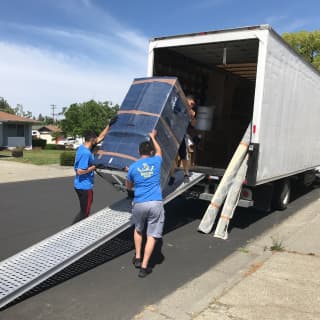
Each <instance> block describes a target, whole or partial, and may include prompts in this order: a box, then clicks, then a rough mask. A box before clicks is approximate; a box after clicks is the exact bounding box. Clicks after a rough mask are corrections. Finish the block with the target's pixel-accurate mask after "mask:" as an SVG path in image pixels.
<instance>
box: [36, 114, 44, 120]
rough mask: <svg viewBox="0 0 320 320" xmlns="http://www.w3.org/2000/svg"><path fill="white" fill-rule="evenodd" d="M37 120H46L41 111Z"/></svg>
mask: <svg viewBox="0 0 320 320" xmlns="http://www.w3.org/2000/svg"><path fill="white" fill-rule="evenodd" d="M37 120H38V121H40V122H43V121H44V117H43V115H42V114H41V113H39V115H38V119H37Z"/></svg>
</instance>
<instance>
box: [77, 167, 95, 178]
mask: <svg viewBox="0 0 320 320" xmlns="http://www.w3.org/2000/svg"><path fill="white" fill-rule="evenodd" d="M94 170H96V166H90V167H89V168H88V169H77V174H78V175H79V176H81V175H82V174H86V173H90V172H92V171H94Z"/></svg>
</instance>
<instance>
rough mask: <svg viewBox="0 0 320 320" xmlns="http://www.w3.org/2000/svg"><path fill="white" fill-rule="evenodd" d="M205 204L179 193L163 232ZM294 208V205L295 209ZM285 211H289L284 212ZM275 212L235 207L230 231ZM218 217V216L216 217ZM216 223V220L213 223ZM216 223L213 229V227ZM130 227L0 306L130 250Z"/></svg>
mask: <svg viewBox="0 0 320 320" xmlns="http://www.w3.org/2000/svg"><path fill="white" fill-rule="evenodd" d="M317 187H319V185H316V186H315V187H313V188H317ZM310 190H312V189H311V188H309V189H304V190H299V191H298V192H295V193H294V194H293V197H292V199H293V200H292V201H296V202H298V203H297V206H298V210H299V209H300V208H302V207H303V206H304V205H305V203H304V202H303V201H301V203H299V198H300V197H302V196H303V195H305V194H307V193H308V192H310ZM317 198H318V197H317V194H312V195H311V198H310V202H311V201H315V200H317ZM207 206H208V202H205V201H201V200H186V199H184V198H183V197H178V198H177V199H175V200H174V201H172V202H170V203H169V204H167V205H166V207H165V208H166V223H165V228H164V234H167V233H170V232H172V231H173V230H175V229H178V228H181V227H183V226H185V225H187V224H189V223H192V222H194V221H195V220H199V221H200V219H201V218H202V216H203V214H204V212H205V210H206V208H207ZM295 210H296V209H295ZM287 211H288V212H287ZM287 211H284V212H283V213H281V214H282V216H281V219H284V218H286V217H287V216H289V215H290V214H292V212H290V210H287ZM273 213H275V212H270V213H262V212H259V211H257V210H253V209H243V208H238V209H237V210H236V211H235V215H234V218H233V219H232V220H231V222H230V226H229V232H230V231H231V230H232V229H237V228H239V229H245V228H247V227H249V226H250V225H251V224H254V223H255V222H257V221H258V220H261V219H263V218H264V217H266V216H268V215H271V214H273ZM217 220H218V219H217ZM216 223H217V222H216ZM215 226H216V224H215ZM215 226H214V228H213V230H214V229H215ZM132 233H133V227H131V228H130V229H128V230H126V231H124V232H122V233H121V234H120V235H119V236H117V237H115V238H114V239H112V240H110V241H108V242H107V243H105V244H104V245H102V246H100V247H99V248H97V249H95V250H94V251H93V252H91V253H89V254H88V255H86V256H85V257H83V258H81V259H80V260H78V261H77V262H75V263H73V264H72V265H70V266H68V267H66V268H65V269H64V270H62V271H60V272H59V273H57V274H56V275H54V276H52V277H50V278H49V279H47V280H46V281H44V282H43V283H41V284H40V285H38V286H37V287H35V288H34V289H32V290H30V291H29V292H27V293H25V294H24V295H22V296H21V297H19V298H17V299H16V300H14V301H13V302H11V303H10V304H8V305H7V306H5V307H4V308H2V309H0V310H5V309H7V308H9V307H11V306H13V305H15V304H18V303H19V302H22V301H24V300H26V299H28V298H30V297H32V296H35V295H37V294H39V293H41V292H43V291H45V290H48V289H50V288H52V287H54V286H56V285H58V284H60V283H62V282H65V281H67V280H69V279H72V278H74V277H76V276H78V275H80V274H82V273H85V272H87V271H89V270H91V269H94V268H96V267H98V266H99V265H102V264H104V263H106V262H108V261H110V260H112V259H114V258H116V257H118V256H120V255H123V254H125V253H127V252H129V251H131V250H133V249H134V243H133V236H132ZM161 248H162V241H160V242H159V243H158V245H157V248H156V250H155V253H154V255H153V256H152V258H151V261H150V265H151V266H152V267H155V266H156V265H157V264H161V263H162V262H163V261H164V260H165V257H164V256H163V254H162V252H161Z"/></svg>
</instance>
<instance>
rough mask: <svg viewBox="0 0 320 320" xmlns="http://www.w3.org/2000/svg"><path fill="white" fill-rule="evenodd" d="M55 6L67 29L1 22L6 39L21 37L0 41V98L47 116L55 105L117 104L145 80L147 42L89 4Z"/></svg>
mask: <svg viewBox="0 0 320 320" xmlns="http://www.w3.org/2000/svg"><path fill="white" fill-rule="evenodd" d="M55 5H56V9H58V10H60V12H61V14H64V15H65V16H66V17H69V20H68V19H66V21H69V22H70V23H69V24H68V25H59V24H58V25H56V24H53V23H52V22H51V23H50V21H49V23H48V25H46V26H44V25H30V24H28V25H27V24H22V23H8V22H2V23H1V22H0V27H1V28H2V29H3V30H6V34H9V35H11V34H15V35H16V34H18V35H19V37H16V38H10V37H9V38H8V37H7V41H2V42H1V40H0V74H1V77H0V96H3V97H4V98H5V99H6V100H7V101H8V102H9V103H10V104H11V105H12V106H15V105H16V104H18V103H19V104H22V105H23V106H24V108H25V109H26V110H30V111H32V112H33V114H34V115H38V113H42V114H49V113H50V104H53V103H54V104H56V105H57V106H59V107H61V108H62V107H65V106H68V105H70V104H71V103H74V102H81V101H85V100H89V99H96V100H100V101H105V100H111V101H113V102H114V103H121V102H122V100H123V98H124V95H125V93H126V91H127V90H128V88H129V85H130V83H131V81H132V79H133V78H135V77H140V76H145V75H146V70H147V50H148V41H147V38H145V37H144V36H143V35H141V34H140V33H139V32H137V31H135V30H132V29H131V28H129V27H127V26H125V25H123V24H121V23H120V22H119V21H118V20H117V19H115V18H114V17H112V16H111V15H109V13H108V12H106V11H104V10H102V9H101V8H98V7H97V6H96V5H95V4H94V2H93V1H92V0H81V1H79V2H78V1H72V0H70V1H67V2H66V1H57V2H56V3H55ZM77 21H83V24H82V25H81V27H79V26H78V27H76V26H77V25H78V24H77V23H74V22H77ZM52 25H55V26H54V27H52ZM10 31H14V32H10Z"/></svg>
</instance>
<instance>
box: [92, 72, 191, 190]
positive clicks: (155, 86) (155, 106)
mask: <svg viewBox="0 0 320 320" xmlns="http://www.w3.org/2000/svg"><path fill="white" fill-rule="evenodd" d="M188 123H189V114H188V111H187V102H186V98H185V95H184V93H183V91H182V89H181V87H180V84H179V82H178V79H177V78H176V77H152V78H141V79H135V80H134V81H133V83H132V85H131V87H130V89H129V91H128V93H127V95H126V97H125V99H124V101H123V103H122V105H121V107H120V110H119V111H118V120H117V121H116V123H115V124H113V125H112V126H111V128H110V131H109V134H108V135H107V136H106V138H105V139H104V141H103V143H102V146H101V149H100V150H99V151H98V153H97V155H96V156H95V164H96V165H97V166H98V167H99V168H106V169H113V170H124V168H125V167H129V166H130V165H131V164H132V163H133V162H134V161H136V160H137V159H139V157H140V156H139V144H140V143H141V142H142V141H146V140H149V133H150V132H151V131H152V130H153V129H156V130H157V140H158V142H159V144H160V146H161V148H162V153H163V164H162V173H161V186H162V188H164V186H165V185H166V182H167V179H168V176H169V172H170V168H171V165H172V162H173V161H174V159H175V157H176V154H177V152H178V148H179V145H180V143H181V141H182V139H183V138H184V135H185V133H186V130H187V126H188Z"/></svg>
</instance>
